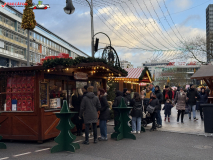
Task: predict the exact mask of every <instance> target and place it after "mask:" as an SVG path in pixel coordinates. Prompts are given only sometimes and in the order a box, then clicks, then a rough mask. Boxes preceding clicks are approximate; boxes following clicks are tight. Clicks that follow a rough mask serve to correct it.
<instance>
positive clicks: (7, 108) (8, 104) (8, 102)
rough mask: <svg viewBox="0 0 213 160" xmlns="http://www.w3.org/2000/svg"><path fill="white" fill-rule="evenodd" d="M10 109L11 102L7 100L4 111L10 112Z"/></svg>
mask: <svg viewBox="0 0 213 160" xmlns="http://www.w3.org/2000/svg"><path fill="white" fill-rule="evenodd" d="M11 107H12V104H11V100H7V101H6V111H11Z"/></svg>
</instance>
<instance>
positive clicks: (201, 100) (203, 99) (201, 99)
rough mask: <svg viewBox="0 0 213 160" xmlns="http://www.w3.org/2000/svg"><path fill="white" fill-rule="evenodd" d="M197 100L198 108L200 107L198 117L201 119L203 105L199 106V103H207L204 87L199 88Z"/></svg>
mask: <svg viewBox="0 0 213 160" xmlns="http://www.w3.org/2000/svg"><path fill="white" fill-rule="evenodd" d="M198 100H199V103H198V104H199V109H200V118H201V120H202V121H203V107H201V104H205V103H208V95H207V93H206V90H205V88H201V92H200V93H198Z"/></svg>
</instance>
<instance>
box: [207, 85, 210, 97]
mask: <svg viewBox="0 0 213 160" xmlns="http://www.w3.org/2000/svg"><path fill="white" fill-rule="evenodd" d="M209 93H210V90H209V87H208V86H206V94H207V97H209Z"/></svg>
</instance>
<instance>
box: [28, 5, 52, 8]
mask: <svg viewBox="0 0 213 160" xmlns="http://www.w3.org/2000/svg"><path fill="white" fill-rule="evenodd" d="M29 8H30V9H47V8H50V6H49V5H48V4H40V5H39V4H37V5H33V6H32V7H29Z"/></svg>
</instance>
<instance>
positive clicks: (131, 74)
mask: <svg viewBox="0 0 213 160" xmlns="http://www.w3.org/2000/svg"><path fill="white" fill-rule="evenodd" d="M125 70H126V71H127V72H128V76H127V77H119V78H135V79H139V77H140V75H141V73H142V71H143V68H125Z"/></svg>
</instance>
